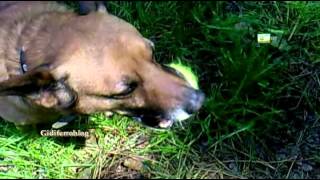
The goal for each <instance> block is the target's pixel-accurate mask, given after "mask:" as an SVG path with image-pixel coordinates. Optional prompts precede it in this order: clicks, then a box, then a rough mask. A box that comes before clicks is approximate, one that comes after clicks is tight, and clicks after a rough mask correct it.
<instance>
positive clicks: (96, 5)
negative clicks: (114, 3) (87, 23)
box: [79, 1, 108, 15]
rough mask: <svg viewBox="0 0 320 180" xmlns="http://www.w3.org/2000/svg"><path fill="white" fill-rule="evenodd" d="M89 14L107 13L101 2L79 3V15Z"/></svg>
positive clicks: (104, 5)
mask: <svg viewBox="0 0 320 180" xmlns="http://www.w3.org/2000/svg"><path fill="white" fill-rule="evenodd" d="M90 12H100V13H108V12H107V8H106V4H105V3H104V2H103V1H79V14H80V15H87V14H89V13H90Z"/></svg>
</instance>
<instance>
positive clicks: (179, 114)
mask: <svg viewBox="0 0 320 180" xmlns="http://www.w3.org/2000/svg"><path fill="white" fill-rule="evenodd" d="M190 116H191V114H188V113H187V112H185V111H184V110H182V109H176V110H174V111H172V112H171V113H169V115H168V116H161V115H158V116H144V115H140V116H133V119H134V120H136V121H138V122H140V123H142V124H144V125H147V126H150V127H153V128H158V129H168V128H170V127H172V125H173V124H174V123H175V122H181V121H184V120H186V119H188V118H190Z"/></svg>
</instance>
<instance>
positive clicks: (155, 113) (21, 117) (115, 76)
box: [0, 2, 204, 128]
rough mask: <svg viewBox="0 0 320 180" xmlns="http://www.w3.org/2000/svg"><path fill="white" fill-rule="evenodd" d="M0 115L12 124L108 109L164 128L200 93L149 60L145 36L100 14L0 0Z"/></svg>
mask: <svg viewBox="0 0 320 180" xmlns="http://www.w3.org/2000/svg"><path fill="white" fill-rule="evenodd" d="M0 23H1V26H0V116H1V117H2V118H4V119H5V120H7V121H10V122H13V123H15V124H16V125H28V124H38V123H54V122H56V121H58V120H59V119H60V118H62V117H65V116H68V115H71V114H91V113H95V112H106V111H110V112H116V113H121V114H124V115H128V116H131V117H135V119H137V120H139V121H141V122H143V123H145V124H147V125H150V126H153V127H160V128H167V127H170V126H171V125H172V123H173V122H174V121H177V120H184V119H186V118H188V117H189V116H190V115H191V114H192V113H194V112H196V111H197V110H199V108H200V107H201V105H202V103H203V100H204V94H203V93H202V92H201V91H198V90H195V89H193V88H191V86H190V85H189V84H188V83H187V82H186V81H185V80H184V79H183V78H182V77H180V76H179V75H177V73H175V72H174V70H172V69H170V68H168V67H165V66H163V65H160V64H158V63H156V61H155V59H154V52H153V44H152V43H151V42H150V41H149V40H147V39H146V38H144V37H143V36H142V35H141V34H140V33H139V32H138V31H137V30H136V28H134V27H133V26H132V25H130V24H129V23H127V22H125V21H123V20H121V19H119V18H117V17H115V16H113V15H110V14H108V13H107V12H104V13H103V12H101V10H100V11H99V12H92V13H89V14H88V15H84V16H80V15H78V14H76V13H74V12H71V11H68V10H67V9H66V8H65V7H64V6H62V5H59V4H56V3H54V2H7V3H6V2H0Z"/></svg>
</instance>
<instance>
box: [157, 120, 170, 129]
mask: <svg viewBox="0 0 320 180" xmlns="http://www.w3.org/2000/svg"><path fill="white" fill-rule="evenodd" d="M172 124H173V121H171V120H162V121H161V122H160V123H159V126H160V127H161V128H169V127H171V126H172Z"/></svg>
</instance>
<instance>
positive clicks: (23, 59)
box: [19, 47, 28, 74]
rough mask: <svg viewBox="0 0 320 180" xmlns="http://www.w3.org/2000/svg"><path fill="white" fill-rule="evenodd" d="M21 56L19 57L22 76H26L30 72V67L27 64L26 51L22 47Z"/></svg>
mask: <svg viewBox="0 0 320 180" xmlns="http://www.w3.org/2000/svg"><path fill="white" fill-rule="evenodd" d="M19 54H20V57H19V62H20V67H21V71H22V74H24V73H26V72H27V71H28V66H27V64H26V53H25V51H24V47H22V48H21V49H20V50H19Z"/></svg>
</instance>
